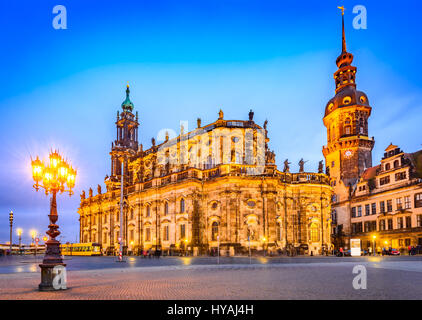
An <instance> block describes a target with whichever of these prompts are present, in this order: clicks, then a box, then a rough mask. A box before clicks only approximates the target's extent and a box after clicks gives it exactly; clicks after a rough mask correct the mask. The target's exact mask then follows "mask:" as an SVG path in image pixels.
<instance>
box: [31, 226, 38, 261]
mask: <svg viewBox="0 0 422 320" xmlns="http://www.w3.org/2000/svg"><path fill="white" fill-rule="evenodd" d="M31 237H32V243H33V244H34V247H35V251H34V255H35V256H36V255H37V246H36V245H35V238H36V237H37V231H35V230H31Z"/></svg>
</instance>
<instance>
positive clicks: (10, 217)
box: [9, 211, 13, 255]
mask: <svg viewBox="0 0 422 320" xmlns="http://www.w3.org/2000/svg"><path fill="white" fill-rule="evenodd" d="M9 222H10V255H12V229H13V211H10V213H9Z"/></svg>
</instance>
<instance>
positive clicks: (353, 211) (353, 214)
mask: <svg viewBox="0 0 422 320" xmlns="http://www.w3.org/2000/svg"><path fill="white" fill-rule="evenodd" d="M352 218H356V207H353V208H352Z"/></svg>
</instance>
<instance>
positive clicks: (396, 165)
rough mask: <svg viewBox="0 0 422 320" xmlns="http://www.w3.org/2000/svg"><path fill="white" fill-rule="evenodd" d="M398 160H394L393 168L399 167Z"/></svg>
mask: <svg viewBox="0 0 422 320" xmlns="http://www.w3.org/2000/svg"><path fill="white" fill-rule="evenodd" d="M399 165H400V164H399V160H394V165H393V166H394V168H398V167H399Z"/></svg>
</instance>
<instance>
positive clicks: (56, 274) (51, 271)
mask: <svg viewBox="0 0 422 320" xmlns="http://www.w3.org/2000/svg"><path fill="white" fill-rule="evenodd" d="M39 266H40V268H41V283H40V284H39V285H38V290H39V291H58V290H66V289H67V286H66V282H67V281H66V265H65V264H64V263H62V264H40V265H39Z"/></svg>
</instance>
